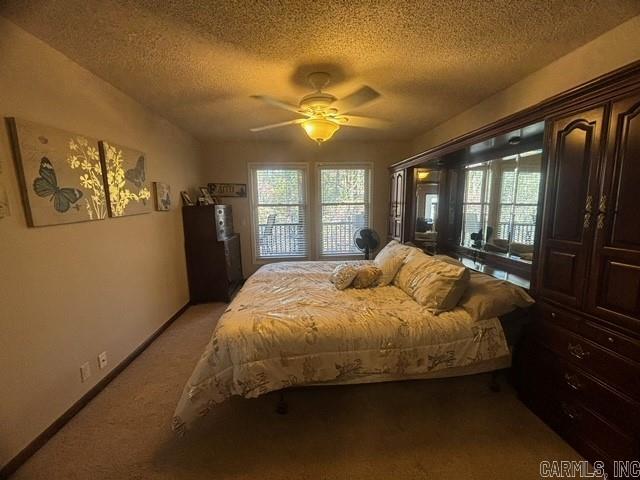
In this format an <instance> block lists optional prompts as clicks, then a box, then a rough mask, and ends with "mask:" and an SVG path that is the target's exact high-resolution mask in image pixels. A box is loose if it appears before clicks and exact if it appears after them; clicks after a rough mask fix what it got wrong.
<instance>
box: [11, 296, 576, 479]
mask: <svg viewBox="0 0 640 480" xmlns="http://www.w3.org/2000/svg"><path fill="white" fill-rule="evenodd" d="M224 307H225V306H224V305H222V304H210V305H200V306H196V307H192V308H190V309H189V310H188V311H187V312H186V313H185V314H184V315H183V316H182V317H181V318H179V319H178V320H177V321H176V322H175V323H174V324H173V325H172V326H171V327H170V328H169V329H168V330H167V331H166V332H165V333H164V334H163V335H162V336H161V337H160V338H159V339H158V340H156V341H155V342H154V343H153V344H152V345H151V346H150V347H149V348H148V349H147V350H146V351H145V352H144V353H143V354H142V355H141V356H140V357H138V359H136V360H135V361H134V362H133V363H132V364H131V365H130V366H129V367H128V368H127V369H126V370H125V371H124V372H123V373H122V374H121V375H120V376H118V378H116V379H115V380H114V381H113V382H112V383H111V384H110V385H109V386H108V387H107V388H106V389H105V390H104V391H103V392H102V393H100V395H98V396H97V397H96V398H95V399H94V400H93V401H92V402H91V403H90V404H89V405H88V406H87V407H86V408H84V409H83V410H82V411H81V412H80V413H79V414H78V415H77V416H76V417H75V418H73V420H71V421H70V422H69V423H68V424H67V425H66V426H65V427H64V428H63V429H62V430H61V431H60V432H59V433H58V434H57V435H56V436H55V437H54V438H53V439H52V440H51V441H50V442H49V443H48V444H47V445H45V446H44V447H43V448H42V449H41V450H40V451H39V452H38V453H37V454H36V455H35V456H34V457H32V458H31V459H30V460H29V461H28V462H27V463H26V464H25V465H24V466H23V467H22V468H21V469H20V470H19V471H18V472H17V473H16V474H15V475H14V476H13V477H12V480H26V479H29V480H36V479H43V480H44V479H46V480H57V479H63V480H73V479H87V480H102V479H110V480H111V479H145V480H147V479H167V480H168V479H171V480H181V479H234V480H239V479H259V480H275V479H295V480H304V479H373V480H375V479H385V480H388V479H394V478H401V479H438V480H446V479H455V480H461V479H491V480H495V479H515V478H517V479H529V478H531V479H538V478H540V477H539V474H538V471H539V470H538V469H539V462H540V461H541V460H553V459H563V460H576V459H579V458H580V457H579V456H578V455H577V454H576V453H575V451H573V450H572V449H571V447H569V446H568V445H567V444H566V443H564V442H563V441H562V440H561V439H560V438H559V437H558V436H557V435H555V434H554V433H553V432H552V431H551V430H549V428H547V427H546V426H545V425H544V424H543V423H542V422H541V421H540V420H538V419H537V418H536V417H535V416H534V415H533V414H532V413H531V412H530V411H529V410H527V409H526V408H525V407H524V405H522V404H521V403H520V402H519V401H518V399H517V398H516V396H515V394H514V392H513V391H512V390H511V389H509V388H508V387H506V386H504V385H503V391H502V392H501V393H492V392H491V391H489V389H488V388H487V384H488V376H487V375H476V376H471V377H463V378H453V379H442V380H427V381H409V382H398V383H387V384H372V385H356V386H348V387H347V386H342V387H323V388H309V389H302V390H297V391H292V392H289V393H288V394H287V400H288V402H289V410H290V411H289V414H288V415H286V416H279V415H277V414H275V413H274V407H275V404H276V401H277V394H270V395H266V396H264V397H261V398H258V399H254V400H244V399H234V400H232V401H229V402H227V403H224V404H222V405H220V406H219V407H218V409H217V410H216V411H215V412H212V413H211V414H210V415H209V416H208V417H207V418H206V419H205V420H204V421H203V422H202V424H201V425H200V428H196V429H195V430H193V431H191V432H190V433H189V435H187V436H186V437H185V438H183V439H178V438H176V437H175V436H174V435H173V434H172V432H171V430H170V427H169V424H170V419H171V415H172V413H173V410H174V407H175V404H176V402H177V400H178V397H179V395H180V392H181V391H182V387H183V385H184V382H185V381H186V379H187V377H188V376H189V374H190V373H191V370H192V369H193V367H194V365H195V363H196V361H197V359H198V358H199V356H200V354H201V352H202V350H203V348H204V346H205V344H206V343H207V341H208V339H209V337H210V335H211V332H212V330H213V327H214V325H215V323H216V321H217V319H218V317H219V315H220V314H221V313H222V312H223V310H224Z"/></svg>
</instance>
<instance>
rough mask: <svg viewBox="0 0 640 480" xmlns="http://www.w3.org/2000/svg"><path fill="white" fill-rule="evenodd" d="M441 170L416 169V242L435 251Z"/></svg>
mask: <svg viewBox="0 0 640 480" xmlns="http://www.w3.org/2000/svg"><path fill="white" fill-rule="evenodd" d="M439 192H440V172H439V171H438V170H431V169H426V168H419V169H417V170H416V214H415V216H416V218H415V222H416V223H415V238H414V241H415V243H417V244H419V245H420V246H422V247H423V248H425V249H428V250H429V249H431V250H433V251H435V246H436V242H437V239H438V232H437V230H438V227H437V225H438V195H439Z"/></svg>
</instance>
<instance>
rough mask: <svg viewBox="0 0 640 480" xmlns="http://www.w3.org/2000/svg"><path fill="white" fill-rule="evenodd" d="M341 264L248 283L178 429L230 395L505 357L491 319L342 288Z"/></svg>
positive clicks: (186, 394) (390, 293)
mask: <svg viewBox="0 0 640 480" xmlns="http://www.w3.org/2000/svg"><path fill="white" fill-rule="evenodd" d="M337 263H339V262H324V261H320V262H283V263H274V264H270V265H266V266H263V267H262V268H260V269H259V270H258V271H257V272H256V273H255V274H254V275H253V276H251V277H250V278H249V279H248V280H247V282H246V284H245V285H244V287H243V288H242V290H241V291H240V292H239V293H238V295H237V296H236V298H235V299H234V300H233V302H232V303H231V304H230V305H229V307H228V308H227V309H226V311H225V312H224V314H223V315H222V317H221V318H220V320H219V322H218V324H217V327H216V329H215V331H214V332H213V336H212V338H211V340H210V342H209V344H208V345H207V347H206V349H205V351H204V353H203V355H202V357H201V358H200V360H199V361H198V363H197V365H196V367H195V370H194V371H193V373H192V375H191V377H190V378H189V380H188V382H187V384H186V386H185V388H184V391H183V393H182V397H181V398H180V400H179V402H178V406H177V408H176V412H175V415H174V418H173V428H174V430H177V431H178V432H184V431H185V429H187V428H188V427H189V426H190V425H191V424H192V423H193V421H195V420H196V419H197V418H198V417H202V416H205V415H206V414H207V413H208V412H209V411H210V410H211V408H212V407H214V406H215V405H216V404H217V403H220V402H222V401H224V400H225V399H227V398H228V397H230V396H232V395H241V396H243V397H247V398H251V397H257V396H259V395H261V394H264V393H267V392H270V391H274V390H278V389H282V388H286V387H292V386H299V385H309V384H322V383H333V384H335V383H358V382H359V381H362V382H371V381H388V380H398V379H403V378H416V377H418V376H420V375H423V374H429V373H440V375H438V376H446V375H442V374H441V373H442V372H440V371H441V370H445V369H452V368H454V367H465V366H468V365H472V364H474V363H478V362H483V361H486V360H490V359H496V358H500V357H505V356H509V349H508V346H507V343H506V340H505V338H504V334H503V331H502V327H501V325H500V322H499V320H498V319H497V318H493V319H489V320H483V321H473V320H472V319H471V317H470V316H469V315H468V314H467V313H466V312H465V311H464V310H462V309H460V308H456V309H454V310H451V311H449V312H444V313H441V314H440V315H437V316H436V315H433V314H431V313H429V312H428V311H427V310H425V309H424V308H423V307H422V306H421V305H419V304H418V303H417V302H416V301H414V300H413V299H412V298H411V297H410V296H408V295H407V294H405V293H404V292H403V291H402V290H401V289H399V288H398V287H395V286H386V287H378V288H372V289H362V290H357V289H351V288H348V289H346V290H342V291H339V290H337V289H336V288H335V287H334V286H333V285H332V284H331V283H330V282H329V275H330V274H331V272H332V270H333V269H334V267H335V266H336V264H337Z"/></svg>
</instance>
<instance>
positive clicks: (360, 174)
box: [318, 164, 371, 256]
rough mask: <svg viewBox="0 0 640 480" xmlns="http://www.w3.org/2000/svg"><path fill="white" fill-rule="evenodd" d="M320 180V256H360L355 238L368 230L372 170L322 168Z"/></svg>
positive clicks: (320, 168) (345, 167)
mask: <svg viewBox="0 0 640 480" xmlns="http://www.w3.org/2000/svg"><path fill="white" fill-rule="evenodd" d="M318 176H319V193H320V226H319V230H320V235H319V236H320V241H319V247H320V248H319V250H320V255H321V256H330V255H355V254H360V253H361V252H360V250H358V249H357V248H356V246H355V244H354V241H353V236H354V234H355V232H356V231H357V230H358V229H360V228H363V227H368V226H369V218H370V215H371V207H370V191H371V185H370V183H371V166H370V165H352V166H344V165H340V166H337V165H328V164H327V165H320V166H319V167H318Z"/></svg>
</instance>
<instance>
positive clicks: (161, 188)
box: [153, 182, 171, 212]
mask: <svg viewBox="0 0 640 480" xmlns="http://www.w3.org/2000/svg"><path fill="white" fill-rule="evenodd" d="M153 189H154V191H155V194H156V210H158V211H160V212H166V211H168V210H170V209H171V188H170V187H169V185H168V184H166V183H162V182H153Z"/></svg>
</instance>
